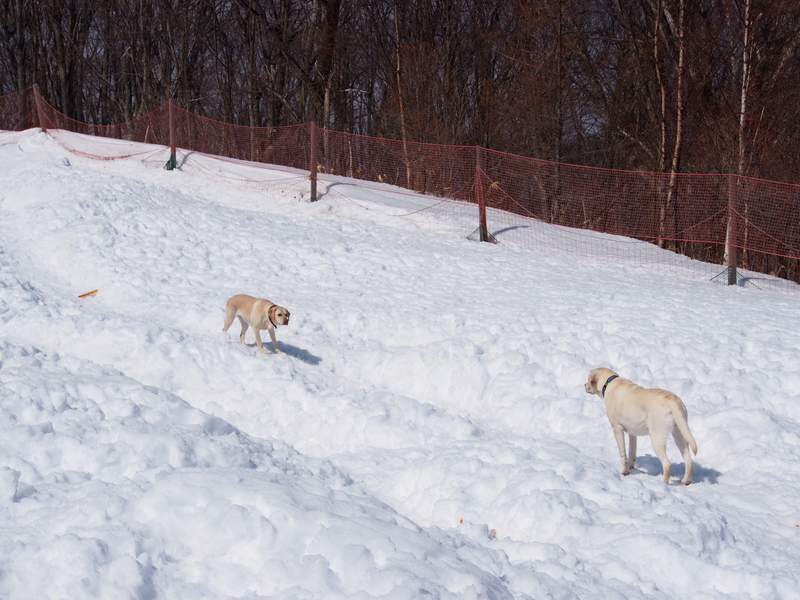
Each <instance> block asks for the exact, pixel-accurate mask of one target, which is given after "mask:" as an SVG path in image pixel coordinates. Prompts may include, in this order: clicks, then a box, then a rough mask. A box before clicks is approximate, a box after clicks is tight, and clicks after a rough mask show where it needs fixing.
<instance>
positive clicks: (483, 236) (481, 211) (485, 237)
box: [475, 146, 489, 242]
mask: <svg viewBox="0 0 800 600" xmlns="http://www.w3.org/2000/svg"><path fill="white" fill-rule="evenodd" d="M481 150H483V148H481V147H480V146H475V186H476V190H477V192H478V215H479V221H480V223H479V225H478V227H479V228H480V240H481V241H482V242H488V241H489V228H488V226H487V225H486V199H485V198H484V196H483V152H481Z"/></svg>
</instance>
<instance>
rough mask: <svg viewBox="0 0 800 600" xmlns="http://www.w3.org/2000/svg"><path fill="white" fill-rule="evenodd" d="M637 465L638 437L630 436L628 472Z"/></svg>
mask: <svg viewBox="0 0 800 600" xmlns="http://www.w3.org/2000/svg"><path fill="white" fill-rule="evenodd" d="M635 464H636V436H635V435H631V434H630V433H629V434H628V470H629V471H630V470H631V469H632V468H633V465H635Z"/></svg>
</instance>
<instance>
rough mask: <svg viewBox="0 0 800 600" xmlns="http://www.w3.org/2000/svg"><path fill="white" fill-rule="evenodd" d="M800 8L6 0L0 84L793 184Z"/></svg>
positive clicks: (271, 122) (755, 2) (242, 120)
mask: <svg viewBox="0 0 800 600" xmlns="http://www.w3.org/2000/svg"><path fill="white" fill-rule="evenodd" d="M799 47H800V2H795V1H786V0H539V1H522V0H516V1H511V0H508V1H496V0H440V1H436V0H111V1H109V0H5V1H4V2H2V3H0V93H2V94H6V93H9V92H13V91H17V90H21V89H24V88H26V87H28V86H30V85H32V84H34V83H36V84H38V85H39V88H40V91H41V92H42V94H43V96H44V97H45V98H46V99H47V100H48V102H50V103H51V104H52V105H53V106H54V107H55V108H57V109H58V110H60V111H61V112H63V113H65V114H67V115H68V116H70V117H72V118H74V119H77V120H80V121H84V122H89V123H97V124H115V123H121V122H124V121H128V120H130V119H132V118H134V117H138V116H141V115H143V114H145V113H146V112H148V111H150V110H152V109H154V108H155V107H157V106H159V105H160V104H162V103H163V102H164V101H165V100H167V99H170V98H171V99H173V101H174V102H175V103H176V104H177V105H179V106H181V107H183V108H186V109H188V110H190V111H192V112H195V113H197V114H199V115H202V116H205V117H210V118H212V119H217V120H220V121H225V122H229V123H236V124H240V125H256V126H275V125H289V124H297V123H303V122H307V121H311V120H313V121H315V122H316V123H317V124H318V125H320V126H324V127H327V128H330V129H335V130H340V131H345V132H350V133H360V134H365V135H370V136H378V137H388V138H395V139H404V140H412V141H423V142H436V143H445V144H463V145H480V146H484V147H487V148H491V149H495V150H501V151H507V152H511V153H515V154H522V155H525V156H531V157H536V158H542V159H548V160H554V161H559V162H565V163H574V164H582V165H593V166H598V167H609V168H619V169H632V170H645V171H659V172H676V171H678V172H701V173H720V172H723V173H735V174H743V175H749V176H754V177H760V178H765V179H774V180H779V181H787V182H794V183H797V182H800V135H798V133H800V120H798V112H799V111H800V61H799V58H800V52H799V50H800V48H799Z"/></svg>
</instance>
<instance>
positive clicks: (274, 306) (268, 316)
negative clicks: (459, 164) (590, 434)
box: [267, 304, 605, 389]
mask: <svg viewBox="0 0 800 600" xmlns="http://www.w3.org/2000/svg"><path fill="white" fill-rule="evenodd" d="M273 308H274V309H275V310H278V305H277V304H273V305H272V306H270V307H269V308H268V309H267V318H268V319H269V322H270V323H272V326H273V327H275V328H277V327H278V326H277V325H276V324H275V321H273V320H272V315H271V314H270V313H271V312H272V309H273ZM603 389H605V388H603Z"/></svg>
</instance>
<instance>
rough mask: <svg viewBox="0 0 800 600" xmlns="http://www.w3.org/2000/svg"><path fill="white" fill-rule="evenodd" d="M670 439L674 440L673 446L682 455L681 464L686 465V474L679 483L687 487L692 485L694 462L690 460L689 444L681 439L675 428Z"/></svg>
mask: <svg viewBox="0 0 800 600" xmlns="http://www.w3.org/2000/svg"><path fill="white" fill-rule="evenodd" d="M672 439H673V440H675V445H676V446H678V450H680V451H681V454H682V455H683V462H684V464H685V465H686V473H684V475H683V479H681V483H682V484H683V485H689V484H690V483H692V471H693V470H694V460H692V451H691V450H690V449H689V444H688V443H687V442H686V440H685V439H683V436H682V435H681V432H680V431H678V428H677V427H676V428H675V429H674V430H673V431H672Z"/></svg>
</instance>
